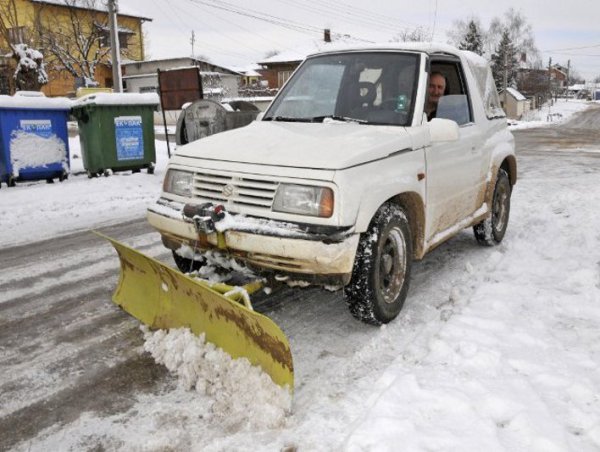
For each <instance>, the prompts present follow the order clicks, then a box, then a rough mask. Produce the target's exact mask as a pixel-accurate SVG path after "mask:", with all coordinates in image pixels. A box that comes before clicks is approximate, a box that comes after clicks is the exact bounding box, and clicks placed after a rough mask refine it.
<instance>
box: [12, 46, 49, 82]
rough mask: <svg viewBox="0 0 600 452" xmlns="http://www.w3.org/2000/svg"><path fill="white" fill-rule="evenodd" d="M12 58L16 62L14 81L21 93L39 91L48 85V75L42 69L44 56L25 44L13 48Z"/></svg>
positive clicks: (43, 68)
mask: <svg viewBox="0 0 600 452" xmlns="http://www.w3.org/2000/svg"><path fill="white" fill-rule="evenodd" d="M12 56H13V58H14V59H15V60H16V61H17V69H16V70H15V74H14V79H15V82H16V84H17V89H18V90H21V91H39V89H40V88H41V87H42V86H43V85H45V84H46V83H48V74H47V73H46V69H45V67H44V56H43V55H42V53H41V52H39V51H38V50H36V49H32V48H31V47H29V46H28V45H27V44H22V43H21V44H15V45H14V46H13V55H12Z"/></svg>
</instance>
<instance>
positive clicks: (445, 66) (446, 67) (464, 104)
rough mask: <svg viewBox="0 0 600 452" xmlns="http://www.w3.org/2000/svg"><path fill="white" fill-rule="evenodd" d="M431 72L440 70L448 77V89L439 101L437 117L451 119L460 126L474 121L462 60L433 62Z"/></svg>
mask: <svg viewBox="0 0 600 452" xmlns="http://www.w3.org/2000/svg"><path fill="white" fill-rule="evenodd" d="M431 72H432V73H434V72H440V73H442V74H443V75H444V77H445V79H446V91H445V93H444V96H442V97H440V99H439V101H438V106H437V112H436V118H443V119H451V120H453V121H456V123H458V125H459V126H462V125H464V124H469V123H471V122H473V111H472V108H471V99H470V98H469V90H468V89H467V86H466V80H465V77H464V72H463V70H462V66H461V64H460V62H456V61H439V62H432V64H431Z"/></svg>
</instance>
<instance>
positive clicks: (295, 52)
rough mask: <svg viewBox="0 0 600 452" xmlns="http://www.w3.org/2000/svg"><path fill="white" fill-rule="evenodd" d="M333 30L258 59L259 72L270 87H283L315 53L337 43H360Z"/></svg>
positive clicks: (324, 31) (326, 30)
mask: <svg viewBox="0 0 600 452" xmlns="http://www.w3.org/2000/svg"><path fill="white" fill-rule="evenodd" d="M333 37H334V39H332V33H331V30H329V29H327V28H326V29H325V30H323V39H322V40H319V39H316V40H312V41H308V42H306V43H304V44H302V45H299V46H298V47H294V48H291V49H287V50H284V51H282V52H279V53H277V54H276V55H273V56H271V57H268V58H265V59H263V60H261V61H258V62H257V64H258V65H259V66H260V67H261V68H260V69H258V72H260V73H261V75H262V76H263V78H264V79H265V80H266V81H267V82H268V84H269V88H276V89H279V88H281V87H282V86H283V85H284V83H285V82H287V80H288V79H289V78H290V76H291V75H292V73H293V72H294V71H295V70H296V68H297V67H298V66H299V65H300V63H301V62H302V61H304V59H305V58H306V57H307V56H308V55H312V54H313V53H317V52H322V51H326V50H327V49H328V48H329V47H334V45H337V44H352V43H359V42H362V41H358V40H356V39H354V38H352V37H350V36H348V35H333Z"/></svg>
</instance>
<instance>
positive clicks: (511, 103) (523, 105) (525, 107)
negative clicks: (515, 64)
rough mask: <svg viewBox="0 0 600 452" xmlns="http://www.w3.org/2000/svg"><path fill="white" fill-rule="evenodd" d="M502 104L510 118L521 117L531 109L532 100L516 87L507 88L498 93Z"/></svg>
mask: <svg viewBox="0 0 600 452" xmlns="http://www.w3.org/2000/svg"><path fill="white" fill-rule="evenodd" d="M498 97H499V98H500V105H501V106H502V108H503V109H504V112H505V113H506V116H507V117H508V118H510V119H521V118H522V117H523V115H524V114H525V113H526V112H528V111H529V110H530V107H531V103H530V101H529V100H528V99H527V98H526V97H525V96H524V95H523V94H521V93H520V92H519V91H517V90H516V89H515V88H506V91H504V90H500V92H499V93H498Z"/></svg>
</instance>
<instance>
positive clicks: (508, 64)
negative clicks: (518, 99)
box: [492, 29, 519, 90]
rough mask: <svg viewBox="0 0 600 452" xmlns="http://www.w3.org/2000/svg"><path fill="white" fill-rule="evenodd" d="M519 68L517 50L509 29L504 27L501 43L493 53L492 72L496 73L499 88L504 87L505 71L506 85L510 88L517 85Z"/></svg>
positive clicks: (495, 77) (495, 78)
mask: <svg viewBox="0 0 600 452" xmlns="http://www.w3.org/2000/svg"><path fill="white" fill-rule="evenodd" d="M518 69H519V62H518V60H517V51H516V49H515V46H514V44H513V42H512V40H511V38H510V32H509V30H508V29H504V31H503V32H502V38H501V39H500V43H499V44H498V47H496V51H495V52H494V54H493V55H492V73H493V74H494V80H495V81H496V86H497V87H498V89H499V90H500V89H503V88H504V73H505V72H506V86H507V87H508V88H510V87H514V86H516V84H517V70H518Z"/></svg>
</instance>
